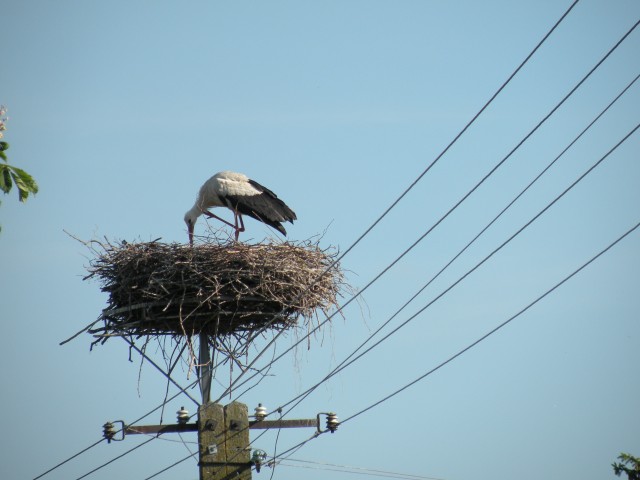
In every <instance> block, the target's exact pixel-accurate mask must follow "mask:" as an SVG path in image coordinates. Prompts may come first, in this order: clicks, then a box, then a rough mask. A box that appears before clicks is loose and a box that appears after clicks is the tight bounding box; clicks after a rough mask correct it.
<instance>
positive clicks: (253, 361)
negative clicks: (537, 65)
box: [217, 0, 579, 401]
mask: <svg viewBox="0 0 640 480" xmlns="http://www.w3.org/2000/svg"><path fill="white" fill-rule="evenodd" d="M578 1H579V0H574V2H573V3H572V4H571V5H570V6H569V8H568V9H567V10H566V11H565V12H564V14H563V15H562V16H561V17H560V19H558V21H556V23H555V24H554V25H553V27H551V29H550V30H549V31H548V32H547V33H546V34H545V36H544V37H543V38H542V40H540V41H539V42H538V44H537V45H536V46H535V47H534V48H533V50H532V51H531V52H530V53H529V54H528V55H527V56H526V58H525V59H524V60H523V61H522V62H521V63H520V65H518V67H517V68H516V69H515V70H514V71H513V72H512V73H511V75H510V76H509V77H508V78H507V80H505V81H504V83H503V84H502V85H501V86H500V88H498V90H497V91H496V92H495V93H494V94H493V95H492V96H491V98H489V100H488V101H487V102H486V103H485V104H484V105H483V107H482V108H481V109H480V110H479V111H478V112H477V113H476V114H475V115H474V116H473V117H472V118H471V120H470V121H469V122H468V123H467V124H466V125H465V126H464V128H463V129H462V130H461V131H460V132H459V133H458V134H457V135H456V136H455V137H454V138H453V140H452V141H451V142H450V143H449V144H448V145H447V147H445V149H444V150H442V152H441V153H440V154H439V155H438V156H437V157H436V158H435V159H434V160H433V161H432V162H431V163H430V164H429V165H428V166H427V167H426V168H425V169H424V170H423V171H422V173H421V174H420V175H419V176H418V177H417V178H416V179H415V180H414V181H413V182H412V183H411V184H410V185H409V186H408V187H407V188H406V189H405V190H404V191H403V192H402V193H401V194H400V196H399V197H398V198H396V200H395V201H394V202H393V203H392V204H391V205H390V206H389V207H388V208H387V209H386V210H385V211H384V212H383V213H382V214H381V215H380V216H379V217H378V218H377V219H376V220H375V221H374V222H373V223H372V224H371V225H370V226H369V227H368V228H367V229H366V230H365V231H364V233H362V234H361V235H360V236H359V237H358V238H357V239H356V241H355V242H353V243H352V244H351V245H350V246H349V247H348V248H347V249H346V250H345V251H344V252H343V253H342V254H341V255H340V256H339V257H338V258H337V259H336V260H335V261H333V262H332V263H331V265H329V267H327V268H326V269H325V270H324V271H323V272H322V273H321V274H320V275H318V277H317V278H316V280H315V281H314V282H312V284H311V285H310V286H309V287H307V288H306V289H305V290H304V291H303V292H301V293H300V295H299V296H298V298H299V297H301V296H302V295H303V294H304V293H306V291H307V290H309V289H310V288H311V287H312V286H313V285H314V284H315V283H316V282H317V281H318V280H319V279H320V278H321V277H322V276H324V275H325V274H326V273H327V272H329V271H330V270H331V268H333V267H334V266H335V265H336V264H337V263H338V262H340V261H341V260H342V259H343V258H344V257H345V256H346V255H347V254H348V253H349V252H350V251H351V250H352V249H353V248H354V247H355V246H356V245H357V244H359V243H360V241H362V239H363V238H364V237H365V236H367V235H368V234H369V233H370V232H371V231H372V230H373V228H375V227H376V225H377V224H378V223H379V222H380V221H382V219H383V218H384V217H385V216H386V215H387V214H388V213H389V212H390V211H391V210H392V209H393V208H395V207H396V205H397V204H398V203H399V202H400V201H401V200H402V199H403V198H404V197H405V196H406V194H407V193H409V191H410V190H412V189H413V187H415V185H417V183H418V182H419V181H420V180H421V179H422V178H423V177H424V176H425V175H426V173H427V172H428V171H429V170H431V168H432V167H433V166H434V165H435V164H436V163H437V162H438V161H439V160H440V159H441V158H442V157H443V156H444V154H445V153H446V152H447V151H448V150H449V149H450V148H451V147H452V146H453V145H454V144H455V143H456V142H457V141H458V139H459V138H460V137H461V136H462V135H463V134H464V133H465V132H466V131H467V129H468V128H469V127H470V126H471V125H472V124H473V123H474V122H475V121H476V120H477V118H478V117H479V116H480V115H481V114H482V113H483V112H484V111H485V110H486V109H487V107H488V106H489V105H490V104H491V103H492V102H493V100H495V98H496V97H497V96H498V95H499V94H500V93H501V92H502V90H504V88H505V87H506V86H507V85H508V84H509V83H510V82H511V80H512V79H513V78H514V77H515V76H516V74H517V73H518V72H519V71H520V70H521V69H522V68H523V67H524V65H525V64H526V63H527V62H528V61H529V60H530V59H531V57H532V56H533V55H534V54H535V53H536V52H537V51H538V49H539V48H540V47H541V46H542V44H543V43H544V42H545V41H546V40H547V38H549V36H550V35H551V34H552V33H553V32H554V31H555V29H556V28H557V27H558V25H560V23H562V21H563V20H564V19H565V17H566V16H567V15H568V14H569V12H571V10H572V9H573V7H575V5H576V4H577V3H578ZM414 246H415V245H414ZM411 248H413V246H412V247H411ZM405 253H406V252H405ZM403 255H404V254H403ZM400 258H401V257H400ZM398 260H399V259H398ZM394 264H395V263H394ZM394 264H392V265H390V266H389V267H388V268H387V269H385V270H384V271H383V272H382V273H381V274H380V275H379V276H382V275H383V274H384V273H385V272H386V271H387V270H388V269H389V268H391V267H392V266H393V265H394ZM377 278H379V277H376V279H374V281H375V280H377ZM363 291H364V290H361V291H360V292H359V293H358V294H356V295H355V296H354V297H352V298H351V299H350V300H349V301H348V302H347V303H346V304H345V305H343V307H342V308H344V307H345V306H346V305H347V304H348V303H350V302H351V301H352V300H354V299H355V298H356V297H358V296H359V295H360V294H361V293H362V292H363ZM282 313H283V312H280V313H278V314H276V315H275V316H274V317H273V319H272V320H271V321H269V322H267V323H266V324H265V325H264V327H263V330H264V328H267V327H268V326H269V325H271V324H272V323H273V322H274V321H276V320H277V319H278V318H279V317H280V316H282ZM326 321H328V319H327V320H325V321H323V322H322V324H324V323H326ZM318 328H319V326H318V327H316V328H315V329H314V330H313V331H316V330H317V329H318ZM284 331H285V330H281V331H280V332H278V333H277V334H276V335H274V337H273V338H272V339H271V340H270V341H269V343H268V344H267V345H266V346H265V347H264V348H263V350H261V351H260V352H258V354H257V355H256V356H255V357H254V359H253V360H252V361H251V363H250V364H249V365H248V367H247V368H246V369H245V370H244V371H243V372H241V373H240V375H238V377H236V379H235V380H234V381H233V382H232V383H231V385H229V387H228V388H227V389H226V390H225V392H224V393H223V394H222V395H221V396H220V397H219V398H218V400H217V401H220V399H222V398H223V397H224V396H226V395H227V394H228V393H229V392H230V391H231V390H232V389H233V388H234V387H235V386H236V383H237V382H238V381H239V380H240V379H241V378H242V377H243V376H244V375H245V373H246V372H247V371H249V370H250V369H251V367H253V365H255V363H256V362H257V361H258V359H259V358H260V357H261V356H262V355H263V354H264V352H265V351H266V350H267V349H268V348H269V347H270V346H271V345H272V344H273V343H274V342H275V341H276V340H277V339H278V338H279V336H280V335H282V333H283V332H284ZM257 334H258V333H256V335H257ZM254 377H255V375H254V376H252V377H251V378H254ZM244 383H246V382H243V384H244Z"/></svg>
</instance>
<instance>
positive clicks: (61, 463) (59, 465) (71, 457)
mask: <svg viewBox="0 0 640 480" xmlns="http://www.w3.org/2000/svg"><path fill="white" fill-rule="evenodd" d="M104 440H105V439H104V438H101V439H100V440H98V441H97V442H95V443H92V444H91V445H89V446H88V447H86V448H84V449H82V450H80V451H79V452H78V453H76V454H74V455H71V456H70V457H69V458H67V459H66V460H64V461H62V462H60V463H59V464H57V465H56V466H54V467H51V468H50V469H49V470H47V471H46V472H44V473H41V474H40V475H38V476H37V477H34V479H33V480H38V479H39V478H42V477H44V476H45V475H47V474H49V473H51V472H53V471H54V470H56V469H57V468H59V467H61V466H62V465H64V464H65V463H68V462H70V461H71V460H73V459H74V458H76V457H79V456H80V455H82V454H83V453H85V452H88V451H89V450H91V449H92V448H93V447H95V446H96V445H98V444H100V443H102V442H103V441H104Z"/></svg>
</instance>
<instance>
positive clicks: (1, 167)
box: [0, 106, 38, 228]
mask: <svg viewBox="0 0 640 480" xmlns="http://www.w3.org/2000/svg"><path fill="white" fill-rule="evenodd" d="M6 113H7V109H6V108H5V107H4V106H0V138H2V135H3V134H2V132H3V131H5V130H6V129H7V127H6V123H7V120H8V119H7V117H5V116H4V115H5V114H6ZM7 150H9V144H8V143H7V142H2V141H0V159H2V162H0V190H1V191H2V193H4V194H5V195H6V194H8V193H9V192H10V191H11V190H12V189H13V187H14V186H15V187H16V189H17V190H18V200H19V201H20V202H26V201H27V198H29V195H30V194H34V195H35V194H36V193H38V184H37V183H36V181H35V180H34V179H33V177H32V176H31V175H29V174H28V173H27V172H25V171H24V170H22V169H21V168H18V167H14V166H13V165H10V164H9V159H8V158H7ZM0 228H1V227H0Z"/></svg>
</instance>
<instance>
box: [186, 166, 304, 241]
mask: <svg viewBox="0 0 640 480" xmlns="http://www.w3.org/2000/svg"><path fill="white" fill-rule="evenodd" d="M213 207H227V208H228V209H229V210H231V211H232V212H233V216H234V223H230V222H227V221H226V220H224V219H222V218H220V217H218V216H217V215H214V214H213V213H211V212H210V211H209V209H210V208H213ZM200 215H206V216H207V217H210V218H217V219H218V220H220V221H221V222H223V223H225V224H227V225H229V226H230V227H233V228H234V229H235V238H236V241H237V240H238V237H239V235H240V232H244V222H243V221H242V215H249V216H250V217H252V218H255V219H256V220H259V221H261V222H264V223H266V224H267V225H269V226H270V227H273V228H275V229H276V230H278V231H279V232H280V233H282V234H283V235H286V234H287V231H286V230H285V229H284V227H283V226H282V224H281V223H280V222H291V223H293V221H294V220H296V219H297V217H296V214H295V213H294V212H293V210H291V209H290V208H289V207H287V205H286V204H285V203H284V202H283V201H282V200H280V199H279V198H278V196H277V195H276V194H275V193H273V192H272V191H271V190H269V189H268V188H266V187H263V186H262V185H260V184H259V183H258V182H256V181H254V180H251V179H249V178H248V177H247V176H246V175H243V174H242V173H236V172H229V171H224V172H219V173H216V174H215V175H214V176H213V177H211V178H210V179H209V180H207V181H206V182H204V185H202V187H200V191H199V192H198V197H197V198H196V203H195V204H194V205H193V207H191V209H190V210H189V211H188V212H187V213H185V215H184V221H185V223H186V224H187V229H188V230H189V243H190V244H191V245H193V227H194V226H195V224H196V220H197V219H198V217H199V216H200Z"/></svg>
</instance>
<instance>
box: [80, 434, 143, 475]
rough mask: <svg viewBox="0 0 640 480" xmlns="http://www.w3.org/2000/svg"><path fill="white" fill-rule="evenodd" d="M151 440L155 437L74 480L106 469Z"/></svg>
mask: <svg viewBox="0 0 640 480" xmlns="http://www.w3.org/2000/svg"><path fill="white" fill-rule="evenodd" d="M153 440H155V437H152V438H149V439H147V440H145V441H144V442H142V443H140V444H138V445H136V446H135V447H133V448H131V449H129V450H127V451H126V452H124V453H122V454H120V455H118V456H117V457H113V458H112V459H111V460H109V461H108V462H105V463H103V464H102V465H100V466H98V467H96V468H94V469H93V470H91V471H89V472H87V473H85V474H84V475H81V476H79V477H78V478H76V480H81V479H83V478H86V477H88V476H89V475H91V474H93V473H95V472H97V471H98V470H100V469H102V468H104V467H106V466H107V465H110V464H112V463H113V462H115V461H116V460H118V459H120V458H122V457H124V456H126V455H128V454H130V453H131V452H133V451H134V450H137V449H138V448H140V447H142V446H144V445H146V444H147V443H149V442H151V441H153Z"/></svg>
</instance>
